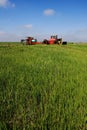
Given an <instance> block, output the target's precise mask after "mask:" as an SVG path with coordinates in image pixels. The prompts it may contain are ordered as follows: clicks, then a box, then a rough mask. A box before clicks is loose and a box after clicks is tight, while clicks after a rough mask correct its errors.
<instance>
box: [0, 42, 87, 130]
mask: <svg viewBox="0 0 87 130" xmlns="http://www.w3.org/2000/svg"><path fill="white" fill-rule="evenodd" d="M35 129H36V130H87V45H79V44H71V45H65V46H58V45H35V46H23V45H18V46H17V45H15V46H10V45H9V46H3V45H2V44H1V45H0V130H35Z"/></svg>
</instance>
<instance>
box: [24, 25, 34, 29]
mask: <svg viewBox="0 0 87 130" xmlns="http://www.w3.org/2000/svg"><path fill="white" fill-rule="evenodd" d="M24 27H25V28H27V29H31V28H32V27H33V26H32V24H26V25H24Z"/></svg>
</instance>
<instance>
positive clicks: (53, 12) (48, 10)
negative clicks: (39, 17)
mask: <svg viewBox="0 0 87 130" xmlns="http://www.w3.org/2000/svg"><path fill="white" fill-rule="evenodd" d="M43 13H44V15H46V16H50V15H54V14H55V10H54V9H46V10H44V12H43Z"/></svg>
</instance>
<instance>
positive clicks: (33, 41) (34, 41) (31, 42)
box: [21, 35, 67, 45]
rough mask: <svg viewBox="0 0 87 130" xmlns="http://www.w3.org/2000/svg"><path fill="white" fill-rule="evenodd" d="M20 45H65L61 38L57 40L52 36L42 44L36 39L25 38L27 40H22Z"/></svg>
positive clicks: (56, 37) (55, 36)
mask: <svg viewBox="0 0 87 130" xmlns="http://www.w3.org/2000/svg"><path fill="white" fill-rule="evenodd" d="M21 43H23V44H25V45H36V44H47V45H50V44H58V45H62V44H63V45H65V44H67V42H66V41H64V42H63V41H62V38H58V36H57V35H52V36H51V37H50V39H49V40H47V39H44V40H43V42H37V39H34V38H33V37H27V39H25V40H24V39H22V40H21Z"/></svg>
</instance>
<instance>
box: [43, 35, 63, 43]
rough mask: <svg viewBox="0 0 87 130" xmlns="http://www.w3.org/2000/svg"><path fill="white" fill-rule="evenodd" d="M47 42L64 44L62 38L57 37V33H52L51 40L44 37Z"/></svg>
mask: <svg viewBox="0 0 87 130" xmlns="http://www.w3.org/2000/svg"><path fill="white" fill-rule="evenodd" d="M43 43H45V44H62V38H59V39H58V37H57V35H52V36H51V37H50V39H49V40H47V39H44V41H43Z"/></svg>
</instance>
